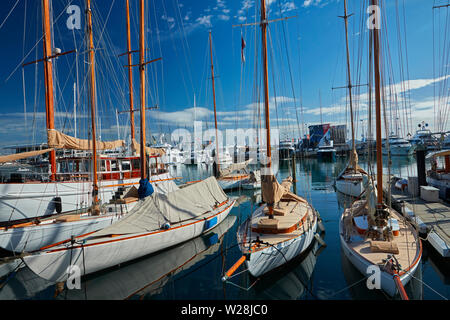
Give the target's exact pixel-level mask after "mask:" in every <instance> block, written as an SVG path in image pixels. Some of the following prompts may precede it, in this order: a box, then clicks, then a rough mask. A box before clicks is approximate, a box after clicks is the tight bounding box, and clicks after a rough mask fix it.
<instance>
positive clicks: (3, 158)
mask: <svg viewBox="0 0 450 320" xmlns="http://www.w3.org/2000/svg"><path fill="white" fill-rule="evenodd" d="M52 150H53V148H50V149H45V150H37V151H29V152H22V153H15V154H9V155H6V156H0V163H5V162H11V161H16V160H20V159H26V158H31V157H36V156H40V155H41V154H44V153H47V152H50V151H52Z"/></svg>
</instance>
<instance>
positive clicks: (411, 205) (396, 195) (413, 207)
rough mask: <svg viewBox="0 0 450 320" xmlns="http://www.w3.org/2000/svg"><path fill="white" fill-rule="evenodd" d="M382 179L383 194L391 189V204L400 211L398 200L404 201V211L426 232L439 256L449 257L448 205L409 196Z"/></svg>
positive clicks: (449, 217)
mask: <svg viewBox="0 0 450 320" xmlns="http://www.w3.org/2000/svg"><path fill="white" fill-rule="evenodd" d="M386 178H387V177H386ZM383 181H386V182H385V183H384V185H383V189H384V191H385V196H387V195H388V191H389V189H390V191H391V192H390V194H391V201H392V206H393V207H394V208H395V209H396V210H397V211H399V212H400V210H401V208H400V202H401V201H404V203H405V205H406V208H405V211H406V212H405V213H406V214H407V215H409V216H410V217H412V218H413V219H414V220H415V221H416V223H417V226H418V228H419V231H420V232H421V233H427V240H428V242H429V243H430V244H431V245H432V246H433V247H434V248H435V249H436V250H437V252H438V253H439V254H440V255H441V256H443V257H446V258H448V257H450V205H449V204H447V203H445V202H443V201H442V200H440V202H426V201H424V200H422V199H421V198H420V197H413V196H411V195H410V194H409V193H408V191H407V190H405V191H401V190H398V189H397V188H395V187H394V183H392V184H390V185H389V184H388V183H387V181H388V180H387V179H385V178H384V177H383ZM391 181H392V180H391Z"/></svg>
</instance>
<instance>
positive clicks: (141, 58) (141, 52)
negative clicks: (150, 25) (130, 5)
mask: <svg viewBox="0 0 450 320" xmlns="http://www.w3.org/2000/svg"><path fill="white" fill-rule="evenodd" d="M140 6H141V12H140V35H139V40H140V41H139V72H140V79H141V84H140V85H141V87H140V98H141V99H140V100H141V110H140V115H141V148H140V149H141V150H140V154H141V179H146V178H147V155H146V153H145V145H146V141H145V66H144V59H145V21H144V19H145V4H144V0H140Z"/></svg>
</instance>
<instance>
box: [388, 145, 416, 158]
mask: <svg viewBox="0 0 450 320" xmlns="http://www.w3.org/2000/svg"><path fill="white" fill-rule="evenodd" d="M389 151H390V152H389V153H390V155H391V156H410V155H412V154H413V153H414V148H413V147H407V148H405V147H396V146H390V150H389ZM383 155H384V156H387V155H388V151H387V150H386V148H383Z"/></svg>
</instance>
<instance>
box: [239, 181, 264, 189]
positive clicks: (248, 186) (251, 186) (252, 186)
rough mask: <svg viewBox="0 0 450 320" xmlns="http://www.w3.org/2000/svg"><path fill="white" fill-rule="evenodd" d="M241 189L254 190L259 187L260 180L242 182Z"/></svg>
mask: <svg viewBox="0 0 450 320" xmlns="http://www.w3.org/2000/svg"><path fill="white" fill-rule="evenodd" d="M242 189H244V190H256V189H261V182H254V183H242Z"/></svg>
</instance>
